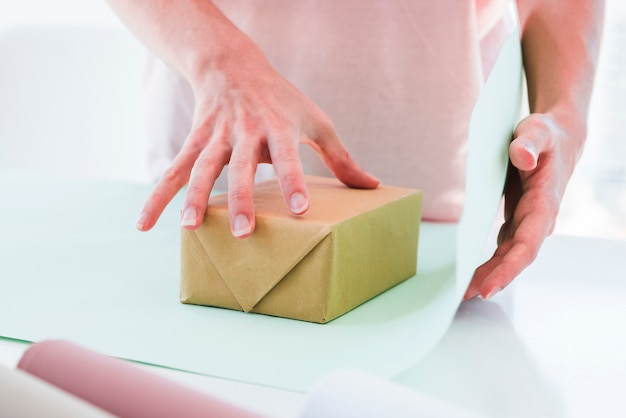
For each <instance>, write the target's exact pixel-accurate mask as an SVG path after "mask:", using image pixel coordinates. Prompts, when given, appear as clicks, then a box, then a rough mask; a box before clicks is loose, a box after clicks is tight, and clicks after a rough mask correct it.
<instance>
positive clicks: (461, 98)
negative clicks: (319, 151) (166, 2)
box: [146, 0, 514, 222]
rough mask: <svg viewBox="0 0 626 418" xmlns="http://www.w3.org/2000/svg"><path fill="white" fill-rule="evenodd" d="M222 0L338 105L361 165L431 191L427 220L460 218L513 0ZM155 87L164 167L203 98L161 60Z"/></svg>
mask: <svg viewBox="0 0 626 418" xmlns="http://www.w3.org/2000/svg"><path fill="white" fill-rule="evenodd" d="M214 3H215V4H216V5H217V6H218V7H219V8H220V9H221V10H222V11H223V12H224V13H225V14H226V16H228V17H229V18H230V19H231V20H232V21H233V22H234V23H235V25H237V26H238V27H239V28H240V29H241V30H243V31H244V32H246V33H247V34H248V35H249V36H250V37H251V38H252V39H253V40H255V41H256V42H257V43H258V44H259V46H260V47H261V49H262V50H263V51H264V52H265V54H266V55H267V57H268V59H269V60H270V62H271V63H272V64H273V65H274V66H275V68H276V69H277V70H278V71H279V72H280V73H281V74H282V75H283V76H285V77H286V78H287V79H289V80H290V81H291V82H292V83H293V84H295V85H296V86H297V87H298V88H300V89H301V90H302V91H303V92H304V93H305V94H306V95H307V96H308V97H310V98H311V99H312V100H313V101H314V102H315V103H316V104H317V105H318V106H320V107H321V108H322V109H323V110H324V111H325V112H326V113H328V114H329V116H330V117H331V119H332V120H333V122H334V124H335V127H336V128H337V131H338V133H339V135H340V137H341V139H342V141H343V142H344V144H345V145H346V147H347V149H348V150H349V151H350V153H351V154H352V156H353V157H354V158H355V160H356V161H357V162H358V163H359V164H360V165H362V166H363V167H364V168H365V169H366V170H367V171H369V172H371V173H372V174H373V175H375V176H377V177H378V178H380V179H381V180H382V181H383V182H384V183H386V184H390V185H395V186H404V187H412V188H418V189H421V190H423V191H424V207H423V218H424V219H425V220H431V221H444V222H454V221H457V220H458V218H459V217H460V214H461V211H462V207H463V197H464V175H465V160H466V156H467V136H468V127H469V120H470V115H471V112H472V109H473V107H474V103H475V102H476V99H477V97H478V95H479V93H480V90H481V87H482V85H483V83H484V80H485V79H486V77H487V76H488V74H489V70H490V69H491V65H492V64H493V62H494V61H495V58H496V57H497V54H498V52H499V50H500V47H501V45H502V43H503V41H504V39H505V38H506V37H507V36H508V35H509V34H510V33H511V30H512V29H513V27H514V25H513V24H512V20H507V19H512V14H511V13H510V12H511V8H512V7H513V5H512V1H510V0H474V1H458V0H438V1H425V0H423V1H406V0H405V1H403V0H388V1H387V0H386V1H384V2H383V1H379V0H327V1H320V0H297V1H294V0H271V1H263V2H261V1H258V0H215V1H214ZM147 86H148V89H147V93H148V95H147V97H148V99H149V100H148V101H147V103H150V107H151V108H149V109H147V111H148V113H147V114H146V115H147V117H148V119H149V120H148V124H149V126H150V133H149V136H150V140H151V141H153V142H152V144H153V147H152V149H151V153H150V155H151V160H152V161H151V166H152V167H153V168H154V171H155V172H156V174H158V173H159V172H160V171H162V170H163V169H164V168H165V167H166V166H167V165H168V164H169V161H170V160H171V158H172V157H173V155H175V152H176V151H177V150H178V148H179V147H180V145H181V144H182V142H183V141H184V139H185V136H186V132H188V131H189V127H190V123H191V112H192V111H193V95H192V94H191V90H190V89H189V87H188V86H186V83H185V82H184V81H183V80H181V79H180V78H177V76H176V75H175V74H173V73H172V72H170V71H169V70H167V69H166V67H164V66H163V65H162V64H161V66H160V67H159V66H158V65H155V64H153V65H152V66H151V68H150V69H149V77H148V78H147ZM159 106H160V107H159ZM168 118H169V119H168ZM155 123H156V124H157V125H156V126H155ZM168 124H169V125H168ZM166 125H167V126H166ZM301 156H302V160H303V164H304V166H305V172H307V173H309V174H321V175H329V171H328V170H327V169H326V168H325V166H324V165H323V163H322V162H321V160H320V159H319V158H318V157H317V155H316V154H315V152H314V151H312V150H311V149H310V148H308V147H306V146H302V147H301Z"/></svg>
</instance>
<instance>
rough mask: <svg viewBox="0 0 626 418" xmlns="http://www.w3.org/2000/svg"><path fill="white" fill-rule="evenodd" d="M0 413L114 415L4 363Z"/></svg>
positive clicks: (0, 371) (105, 417)
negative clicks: (5, 365)
mask: <svg viewBox="0 0 626 418" xmlns="http://www.w3.org/2000/svg"><path fill="white" fill-rule="evenodd" d="M0 416H3V417H20V418H25V417H84V418H108V417H112V416H113V415H109V413H107V412H105V411H103V410H102V409H100V408H97V407H95V406H94V405H91V404H89V403H87V402H85V401H83V400H82V399H79V398H76V397H74V396H72V395H70V394H69V393H67V392H64V391H62V390H61V389H59V388H57V387H55V386H52V385H50V384H48V383H46V382H44V381H43V380H40V379H38V378H36V377H34V376H32V375H30V374H28V373H25V372H23V371H22V370H13V369H9V368H6V367H2V366H0Z"/></svg>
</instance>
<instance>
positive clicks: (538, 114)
mask: <svg viewBox="0 0 626 418" xmlns="http://www.w3.org/2000/svg"><path fill="white" fill-rule="evenodd" d="M517 5H518V10H519V15H520V22H521V31H522V50H523V60H524V69H525V73H526V78H527V82H528V98H529V109H530V115H529V116H527V117H526V118H525V119H523V120H522V121H521V122H520V123H519V124H518V126H517V128H516V129H515V132H514V139H513V141H512V142H511V145H510V147H509V155H510V159H511V167H510V171H509V175H508V178H507V182H506V185H505V192H504V202H505V209H504V214H505V222H504V224H503V225H502V228H501V229H500V233H499V235H498V246H497V248H496V251H495V253H494V254H493V256H492V258H491V259H489V260H488V261H487V262H486V263H484V264H483V265H482V266H480V267H479V268H478V269H477V270H476V272H475V273H474V277H473V278H472V281H471V283H470V285H469V287H468V289H467V292H466V293H465V299H466V300H467V299H472V298H474V297H476V296H479V295H480V296H482V297H483V298H484V299H488V298H489V297H491V296H493V295H494V294H496V293H497V292H499V291H500V290H502V289H504V288H505V287H506V286H507V285H508V284H509V283H510V282H511V281H512V280H513V279H514V278H515V277H516V276H517V275H518V274H519V273H520V272H521V271H522V270H524V269H525V268H526V267H527V266H528V265H530V264H531V263H532V262H533V261H534V260H535V257H536V256H537V253H538V252H539V249H540V248H541V245H542V244H543V242H544V240H545V239H546V237H548V236H549V235H550V234H551V233H552V232H553V230H554V226H555V223H556V218H557V215H558V212H559V207H560V204H561V200H562V198H563V194H564V193H565V187H566V185H567V183H568V181H569V179H570V177H571V175H572V172H573V171H574V167H575V166H576V163H577V161H578V159H579V157H580V155H581V153H582V150H583V145H584V142H585V139H586V136H587V114H588V108H589V102H590V98H591V92H592V89H593V80H594V76H595V70H596V64H597V59H598V52H599V47H600V38H601V33H602V26H603V18H604V1H603V0H518V1H517Z"/></svg>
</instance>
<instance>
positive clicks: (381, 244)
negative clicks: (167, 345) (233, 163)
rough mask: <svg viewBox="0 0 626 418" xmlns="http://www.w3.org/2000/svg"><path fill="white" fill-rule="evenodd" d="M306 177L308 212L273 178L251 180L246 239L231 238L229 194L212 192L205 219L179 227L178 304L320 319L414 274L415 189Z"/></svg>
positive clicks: (418, 211)
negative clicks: (251, 222)
mask: <svg viewBox="0 0 626 418" xmlns="http://www.w3.org/2000/svg"><path fill="white" fill-rule="evenodd" d="M306 183H307V187H308V191H309V200H310V208H309V210H308V211H307V212H306V213H305V214H304V215H293V214H291V213H290V212H289V210H288V209H287V207H286V204H285V201H284V198H283V195H282V193H281V190H280V187H279V185H278V181H277V180H276V179H272V180H268V181H265V182H262V183H259V184H257V185H255V191H254V205H255V210H256V218H255V219H256V228H255V231H254V233H253V234H252V235H251V236H250V237H248V238H246V239H240V238H234V237H233V236H232V235H231V231H230V224H229V220H228V206H227V202H228V197H227V195H226V194H223V195H217V196H212V197H211V198H210V201H209V207H208V209H207V212H206V215H205V217H204V220H203V223H202V225H201V226H200V227H199V228H198V229H196V230H195V231H190V230H186V229H183V230H182V237H181V289H180V290H181V292H180V297H181V302H183V303H188V304H196V305H206V306H214V307H221V308H228V309H235V310H241V311H245V312H255V313H260V314H266V315H272V316H280V317H285V318H292V319H299V320H304V321H310V322H318V323H325V322H328V321H331V320H332V319H334V318H337V317H338V316H340V315H343V314H345V313H346V312H348V311H350V310H352V309H353V308H355V307H357V306H359V305H360V304H362V303H364V302H366V301H368V300H369V299H371V298H373V297H375V296H377V295H379V294H380V293H382V292H384V291H385V290H387V289H389V288H391V287H393V286H395V285H397V284H398V283H400V282H402V281H404V280H406V279H408V278H410V277H412V276H413V275H415V273H416V269H417V245H418V236H419V225H420V216H421V203H422V192H421V191H418V190H412V189H406V188H399V187H391V186H386V185H381V186H380V187H378V188H377V189H372V190H363V189H351V188H348V187H346V186H344V185H343V184H342V183H340V182H339V181H338V180H335V179H330V178H323V177H311V176H308V177H306Z"/></svg>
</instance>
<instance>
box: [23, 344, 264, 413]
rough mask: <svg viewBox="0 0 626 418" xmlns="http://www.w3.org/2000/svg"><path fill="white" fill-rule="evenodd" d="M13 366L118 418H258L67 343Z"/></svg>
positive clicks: (40, 347) (34, 352)
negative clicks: (182, 417)
mask: <svg viewBox="0 0 626 418" xmlns="http://www.w3.org/2000/svg"><path fill="white" fill-rule="evenodd" d="M17 367H18V368H19V369H22V370H24V371H26V372H28V373H30V374H32V375H35V376H37V377H39V378H40V379H43V380H45V381H47V382H49V383H51V384H53V385H55V386H57V387H59V388H61V389H63V390H65V391H67V392H69V393H71V394H73V395H75V396H77V397H79V398H82V399H84V400H86V401H88V402H90V403H92V404H94V405H96V406H98V407H100V408H102V409H104V410H105V411H109V412H110V413H112V414H114V415H117V416H119V417H164V418H165V417H167V418H171V417H176V416H179V417H181V416H184V417H205V418H206V417H220V418H222V417H242V418H243V417H258V415H256V414H254V413H252V412H249V411H246V410H243V409H241V408H239V407H236V406H234V405H231V404H229V403H227V402H225V401H223V400H220V399H217V398H214V397H211V396H209V395H207V394H204V393H201V392H198V391H195V390H193V389H191V388H187V387H185V386H182V385H179V384H177V383H174V382H172V381H169V380H167V379H165V378H161V377H159V376H157V375H155V374H153V373H150V372H149V371H145V370H142V369H140V368H138V367H136V366H134V365H132V364H130V363H127V362H124V361H122V360H118V359H114V358H112V357H108V356H105V355H102V354H99V353H96V352H93V351H91V350H88V349H86V348H83V347H80V346H78V345H76V344H74V343H71V342H68V341H57V340H50V341H43V342H40V343H37V344H33V345H32V346H31V347H29V348H28V350H26V352H25V353H24V355H23V356H22V358H21V360H20V362H19V364H18V366H17Z"/></svg>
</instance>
